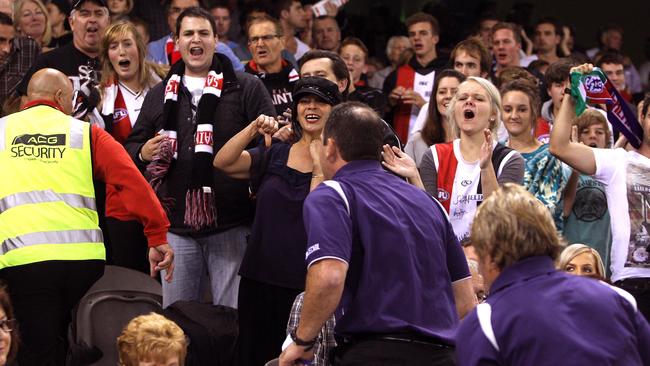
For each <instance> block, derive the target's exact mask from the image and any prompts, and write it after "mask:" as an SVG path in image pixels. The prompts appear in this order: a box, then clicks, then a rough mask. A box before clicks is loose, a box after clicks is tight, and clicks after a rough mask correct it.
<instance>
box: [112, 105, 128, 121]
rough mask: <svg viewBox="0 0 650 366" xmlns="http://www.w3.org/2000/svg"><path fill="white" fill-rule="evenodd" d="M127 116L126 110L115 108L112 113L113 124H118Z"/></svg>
mask: <svg viewBox="0 0 650 366" xmlns="http://www.w3.org/2000/svg"><path fill="white" fill-rule="evenodd" d="M128 115H129V112H127V110H126V109H124V108H117V109H115V112H113V123H119V122H120V121H122V120H123V119H125V118H126V116H128Z"/></svg>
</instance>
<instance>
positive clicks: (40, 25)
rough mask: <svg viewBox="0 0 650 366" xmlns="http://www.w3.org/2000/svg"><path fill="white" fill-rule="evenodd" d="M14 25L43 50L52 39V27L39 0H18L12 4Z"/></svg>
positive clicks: (21, 33)
mask: <svg viewBox="0 0 650 366" xmlns="http://www.w3.org/2000/svg"><path fill="white" fill-rule="evenodd" d="M14 22H15V24H14V26H15V28H16V31H18V33H19V34H20V35H22V36H25V37H29V38H32V39H34V40H35V41H36V43H38V44H39V45H40V46H41V48H42V50H43V52H45V51H49V50H50V49H49V48H47V45H49V44H50V41H51V40H52V27H51V25H50V17H49V12H48V11H47V8H46V7H45V5H43V3H42V2H41V1H40V0H18V1H17V2H16V4H15V5H14Z"/></svg>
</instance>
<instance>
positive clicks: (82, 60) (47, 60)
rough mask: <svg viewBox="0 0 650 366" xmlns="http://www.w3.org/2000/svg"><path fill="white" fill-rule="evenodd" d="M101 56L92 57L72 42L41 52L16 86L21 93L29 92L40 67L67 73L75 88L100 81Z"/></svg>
mask: <svg viewBox="0 0 650 366" xmlns="http://www.w3.org/2000/svg"><path fill="white" fill-rule="evenodd" d="M99 67H100V66H99V58H92V57H89V56H87V55H86V54H84V53H82V52H81V51H79V50H78V49H77V48H76V47H75V46H74V44H73V43H72V42H70V43H68V44H67V45H65V46H63V47H60V48H57V49H55V50H52V51H50V52H47V53H43V54H41V55H40V56H39V57H38V59H36V62H35V63H34V65H33V66H32V68H31V69H30V70H29V71H28V72H27V74H25V77H24V78H23V80H22V81H21V82H20V84H18V86H17V87H16V91H17V92H18V94H20V95H26V94H27V85H28V84H29V80H30V79H31V78H32V75H34V73H35V72H36V71H38V70H40V69H44V68H52V69H57V70H59V71H61V72H62V73H64V74H66V75H67V76H68V78H70V81H72V85H73V87H74V90H79V89H80V88H81V86H83V85H87V84H88V83H89V82H91V81H93V82H95V83H98V82H99Z"/></svg>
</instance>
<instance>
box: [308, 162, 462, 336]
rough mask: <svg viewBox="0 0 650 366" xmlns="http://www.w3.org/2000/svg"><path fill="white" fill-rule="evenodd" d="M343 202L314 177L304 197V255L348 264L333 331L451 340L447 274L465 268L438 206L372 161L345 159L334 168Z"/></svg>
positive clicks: (454, 320)
mask: <svg viewBox="0 0 650 366" xmlns="http://www.w3.org/2000/svg"><path fill="white" fill-rule="evenodd" d="M333 180H335V181H337V182H339V183H340V184H341V187H342V189H343V191H344V192H345V196H346V197H347V200H348V202H349V207H350V214H348V211H347V209H346V205H345V202H344V201H343V198H342V197H341V196H340V195H339V194H338V193H337V192H336V191H335V190H334V189H333V188H331V187H329V186H327V185H325V184H321V185H320V186H318V188H316V189H315V190H314V191H313V192H312V193H310V194H309V196H307V199H306V200H305V204H304V208H303V215H304V221H305V228H306V230H307V238H308V240H307V242H308V245H307V253H306V256H305V257H306V262H307V264H308V266H309V265H311V264H313V263H314V262H316V261H319V260H321V259H326V258H335V259H337V260H342V261H344V262H346V263H348V264H349V267H348V272H347V277H346V281H345V288H344V290H343V296H342V298H341V302H340V303H339V307H338V309H337V312H336V334H337V336H354V335H363V334H369V333H372V334H381V333H402V332H410V333H417V334H419V335H423V336H428V337H432V338H436V339H438V340H439V341H440V342H443V343H447V344H453V335H454V332H455V330H456V326H457V324H458V315H457V313H456V308H455V303H454V297H453V292H452V285H451V284H452V282H454V281H459V280H463V279H466V278H468V277H469V276H470V273H469V270H468V268H467V262H466V260H465V256H464V254H463V251H462V248H461V247H460V245H459V243H458V241H457V240H456V236H455V235H454V232H453V230H452V227H451V224H450V223H449V219H448V218H447V215H446V214H445V212H444V211H443V209H442V207H441V206H440V205H439V204H437V203H436V202H434V201H433V199H432V198H431V197H430V196H429V195H428V194H427V193H426V192H424V191H422V190H419V189H417V188H416V187H414V186H412V185H410V184H408V183H406V182H404V181H403V180H401V179H399V178H397V177H396V176H394V175H392V174H390V173H387V172H386V171H385V170H383V169H382V167H381V165H380V163H379V162H377V161H373V160H359V161H352V162H349V163H347V164H346V165H345V166H343V167H342V168H341V169H339V171H338V172H337V173H336V175H335V176H334V178H333Z"/></svg>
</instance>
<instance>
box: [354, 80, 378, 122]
mask: <svg viewBox="0 0 650 366" xmlns="http://www.w3.org/2000/svg"><path fill="white" fill-rule="evenodd" d="M348 100H349V101H356V102H361V103H364V104H367V105H368V106H369V107H370V108H372V109H374V110H375V112H377V113H378V114H379V117H381V118H384V117H385V115H386V112H387V110H388V98H387V97H386V95H384V93H383V92H382V91H381V90H380V89H375V88H371V87H369V86H357V87H356V89H355V90H354V91H353V92H352V93H350V95H349V96H348Z"/></svg>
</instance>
